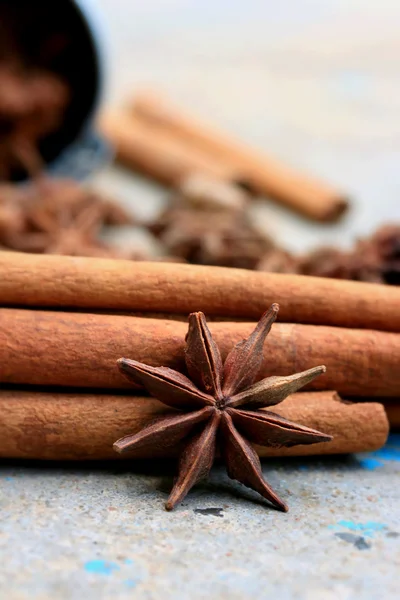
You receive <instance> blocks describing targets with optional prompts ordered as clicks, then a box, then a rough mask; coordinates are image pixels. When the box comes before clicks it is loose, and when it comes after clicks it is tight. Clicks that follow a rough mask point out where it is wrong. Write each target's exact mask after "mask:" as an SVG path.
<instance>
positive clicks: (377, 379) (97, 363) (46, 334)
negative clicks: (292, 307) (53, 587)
mask: <svg viewBox="0 0 400 600" xmlns="http://www.w3.org/2000/svg"><path fill="white" fill-rule="evenodd" d="M254 326H255V324H254V323H232V322H221V323H219V322H212V323H210V330H211V332H212V334H213V336H214V338H215V341H216V342H217V344H218V346H219V348H220V349H221V353H222V356H223V357H226V355H227V353H228V352H229V350H230V349H231V348H232V347H233V346H234V345H235V344H236V343H237V342H239V341H240V340H242V339H243V338H247V337H248V336H249V335H250V333H251V331H252V330H253V329H254ZM186 332H187V324H186V323H182V322H178V321H172V320H163V319H147V318H139V317H127V316H119V315H104V314H81V313H63V312H51V311H47V312H46V311H35V310H21V309H0V381H1V382H3V383H10V384H32V385H57V386H76V387H81V386H82V387H95V388H129V387H130V384H129V382H127V380H126V379H125V378H124V377H123V376H122V375H121V374H120V373H119V371H118V369H117V367H116V361H117V359H118V358H121V357H126V358H133V359H135V360H137V361H140V362H144V363H147V364H150V365H156V366H167V367H172V368H174V369H177V370H179V371H184V368H185V366H184V352H183V351H184V344H185V335H186ZM264 356H265V358H264V362H263V365H262V368H261V372H260V378H261V377H266V376H268V375H290V374H292V373H296V372H299V371H303V370H306V369H308V368H311V367H315V366H316V365H320V364H325V365H326V367H327V372H326V374H325V375H322V376H321V377H318V378H317V379H315V380H314V381H313V382H312V384H311V386H310V389H332V388H333V387H335V389H337V391H338V392H339V393H343V394H348V395H353V396H367V395H368V396H386V397H396V396H399V395H400V369H399V357H400V335H398V334H395V333H386V332H379V331H371V330H362V329H341V328H338V327H323V326H318V327H316V326H312V325H296V324H290V323H276V324H274V326H273V327H272V330H271V333H270V334H269V336H268V340H267V342H266V344H265V349H264Z"/></svg>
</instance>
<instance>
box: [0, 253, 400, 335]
mask: <svg viewBox="0 0 400 600" xmlns="http://www.w3.org/2000/svg"><path fill="white" fill-rule="evenodd" d="M0 274H1V275H0V306H7V305H10V306H12V305H14V306H16V305H17V306H18V305H28V306H51V307H75V308H94V309H103V308H104V309H116V310H123V311H125V310H127V311H149V312H158V311H159V312H171V313H181V314H182V313H184V314H188V313H190V312H194V311H198V310H202V311H203V312H205V313H206V314H207V315H223V316H232V317H246V318H248V319H249V320H252V319H259V318H260V316H261V314H262V313H263V312H264V310H265V309H266V308H267V307H268V306H269V305H270V304H272V303H273V302H279V304H280V312H279V319H280V320H282V321H288V322H292V323H294V322H296V323H312V324H316V325H335V326H339V327H358V328H366V329H378V330H379V329H380V330H385V331H397V332H400V288H396V287H395V286H385V285H378V284H370V283H361V282H355V281H340V280H334V279H325V278H323V277H307V276H304V275H283V274H277V273H257V272H253V271H246V270H241V269H227V268H222V267H203V266H194V265H182V264H176V263H170V264H168V263H153V262H148V263H146V262H134V261H124V260H109V259H108V260H107V259H100V258H96V259H94V258H81V257H79V258H78V257H70V256H46V255H34V254H19V253H11V252H0Z"/></svg>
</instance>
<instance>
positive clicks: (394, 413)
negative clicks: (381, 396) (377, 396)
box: [384, 400, 400, 429]
mask: <svg viewBox="0 0 400 600" xmlns="http://www.w3.org/2000/svg"><path fill="white" fill-rule="evenodd" d="M384 407H385V410H386V414H387V417H388V419H389V423H390V427H392V428H393V429H399V428H400V400H399V401H398V402H397V403H394V402H385V403H384Z"/></svg>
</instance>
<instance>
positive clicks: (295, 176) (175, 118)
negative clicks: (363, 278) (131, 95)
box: [132, 93, 348, 221]
mask: <svg viewBox="0 0 400 600" xmlns="http://www.w3.org/2000/svg"><path fill="white" fill-rule="evenodd" d="M132 114H133V115H136V116H137V117H138V116H139V117H141V118H142V119H143V120H144V121H147V122H148V123H150V124H153V125H157V126H158V127H159V129H160V130H161V131H164V132H167V133H169V134H170V136H171V138H175V139H180V140H182V141H183V142H185V143H186V144H188V145H190V147H192V148H195V149H197V150H199V151H200V150H201V151H203V152H207V153H208V154H209V155H210V157H212V156H214V157H215V158H218V160H224V161H225V162H226V163H228V164H231V165H232V167H234V168H236V170H237V173H238V175H239V176H241V178H242V179H243V180H244V181H245V182H247V183H248V184H249V185H250V186H251V187H252V188H254V189H255V190H257V191H258V192H260V193H262V194H265V195H266V196H269V197H271V198H274V199H276V200H278V201H280V202H281V203H283V204H285V205H286V206H288V207H290V208H292V209H294V210H296V211H298V212H300V213H301V214H303V215H305V216H307V217H309V218H311V219H315V220H317V221H334V220H337V219H338V218H339V217H340V216H341V215H342V214H343V213H344V211H345V210H346V209H347V207H348V200H347V198H346V197H345V196H344V195H343V194H342V193H341V192H339V191H338V190H337V189H335V188H334V187H332V186H330V185H328V184H325V183H322V182H321V181H318V180H317V179H316V178H311V177H309V176H307V175H304V174H302V173H299V172H297V171H295V170H294V169H291V168H290V167H288V166H286V165H284V164H281V163H280V162H278V161H277V160H275V159H273V158H271V157H269V156H266V155H263V153H262V152H260V151H257V150H253V149H252V148H249V147H248V146H246V145H245V144H243V143H240V142H238V141H236V140H235V139H232V138H230V137H229V135H226V134H224V133H222V132H220V131H218V130H217V129H215V128H212V127H210V126H208V125H206V124H205V123H201V122H200V121H198V120H196V119H195V118H193V117H192V116H189V115H187V114H184V113H183V112H182V111H181V110H180V109H178V108H176V107H173V106H172V105H171V103H170V102H168V101H167V100H165V99H163V98H161V97H160V96H159V95H157V96H156V95H154V94H146V93H142V94H138V95H136V97H135V99H134V101H133V102H132Z"/></svg>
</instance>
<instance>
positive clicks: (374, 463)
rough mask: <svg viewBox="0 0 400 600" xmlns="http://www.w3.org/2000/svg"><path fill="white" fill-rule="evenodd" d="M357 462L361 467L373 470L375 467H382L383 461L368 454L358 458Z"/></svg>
mask: <svg viewBox="0 0 400 600" xmlns="http://www.w3.org/2000/svg"><path fill="white" fill-rule="evenodd" d="M358 462H359V464H360V466H361V467H362V468H363V469H367V470H368V471H375V469H379V467H383V462H381V461H380V460H377V459H376V458H370V457H368V456H367V457H366V458H360V459H359V461H358Z"/></svg>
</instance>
